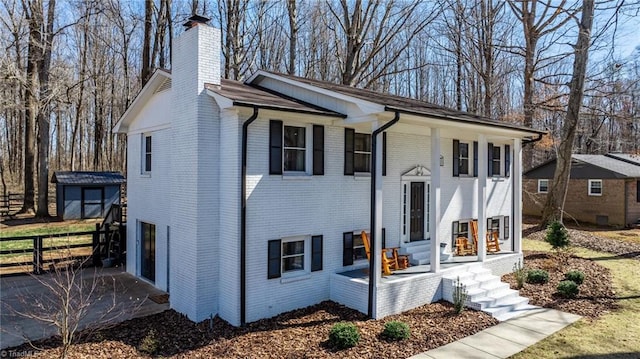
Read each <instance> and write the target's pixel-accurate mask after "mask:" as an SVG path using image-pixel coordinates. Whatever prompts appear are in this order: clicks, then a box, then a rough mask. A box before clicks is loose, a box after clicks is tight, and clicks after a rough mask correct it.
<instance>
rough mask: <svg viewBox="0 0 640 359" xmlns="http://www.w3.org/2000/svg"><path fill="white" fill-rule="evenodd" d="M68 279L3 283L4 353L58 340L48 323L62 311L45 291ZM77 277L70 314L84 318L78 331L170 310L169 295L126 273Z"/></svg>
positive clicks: (0, 336)
mask: <svg viewBox="0 0 640 359" xmlns="http://www.w3.org/2000/svg"><path fill="white" fill-rule="evenodd" d="M64 274H65V272H63V271H61V272H59V273H57V274H56V273H51V274H43V275H40V276H27V275H25V276H18V277H5V278H1V279H0V299H1V303H2V304H1V305H0V349H4V348H8V347H13V346H16V345H20V344H22V343H25V342H27V341H29V340H38V339H43V338H47V337H50V336H52V335H55V334H57V328H56V327H55V326H54V325H52V324H48V323H46V322H45V321H44V320H47V319H50V318H55V317H56V313H60V311H61V309H62V306H61V305H60V304H59V302H60V301H59V300H57V296H56V295H54V294H53V291H52V290H51V289H49V288H47V286H52V287H53V288H56V287H58V288H59V286H56V284H55V281H56V280H58V281H59V280H64V279H65V278H66V276H65V275H64ZM78 275H81V276H82V281H80V280H76V283H77V284H80V283H81V285H82V286H81V287H80V286H78V287H76V292H75V293H76V294H74V295H73V296H72V297H73V298H74V301H75V302H74V303H75V304H73V305H72V306H71V307H70V309H72V310H71V311H70V312H71V313H72V314H77V313H80V312H85V313H86V314H85V315H81V318H80V320H79V322H80V328H87V327H95V326H102V325H109V324H114V323H118V322H122V321H125V320H128V319H131V318H135V317H142V316H147V315H151V314H155V313H160V312H162V311H165V310H167V309H169V303H168V300H166V296H165V298H162V295H163V294H166V293H165V292H163V291H161V290H158V289H156V288H155V287H153V286H152V285H151V284H149V283H147V282H144V281H142V280H140V279H139V278H136V277H134V276H132V275H131V274H129V273H126V272H125V271H124V268H122V267H121V268H87V269H84V270H81V271H78ZM79 288H81V289H79ZM149 298H154V299H156V301H158V302H160V303H156V302H155V301H153V300H151V299H149ZM163 299H164V300H163ZM163 302H164V303H163ZM19 313H24V314H26V316H25V315H21V314H19ZM36 316H39V317H40V318H41V319H40V320H38V319H35V318H34V317H36Z"/></svg>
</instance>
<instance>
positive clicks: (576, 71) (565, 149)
mask: <svg viewBox="0 0 640 359" xmlns="http://www.w3.org/2000/svg"><path fill="white" fill-rule="evenodd" d="M593 13H594V0H583V2H582V19H581V20H580V24H579V31H580V32H579V34H578V42H577V43H576V46H575V54H574V62H573V75H572V77H571V83H570V85H569V89H570V93H569V104H568V108H567V116H566V118H565V121H564V123H563V125H562V138H563V141H562V142H560V148H559V149H558V158H557V161H556V170H555V174H554V176H553V185H552V186H551V188H550V189H549V194H548V195H547V201H546V203H545V206H544V209H543V211H542V221H541V224H540V225H541V226H542V227H546V225H548V224H549V223H550V222H552V221H561V222H562V214H563V211H564V200H565V198H566V196H567V189H568V188H569V176H570V173H571V154H572V152H573V142H574V139H575V135H576V128H577V125H578V121H579V119H580V117H579V115H580V108H581V107H582V97H583V95H584V82H585V76H586V71H587V62H588V59H589V44H590V41H591V27H592V23H593Z"/></svg>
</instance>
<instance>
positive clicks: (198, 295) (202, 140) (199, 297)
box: [159, 15, 221, 322]
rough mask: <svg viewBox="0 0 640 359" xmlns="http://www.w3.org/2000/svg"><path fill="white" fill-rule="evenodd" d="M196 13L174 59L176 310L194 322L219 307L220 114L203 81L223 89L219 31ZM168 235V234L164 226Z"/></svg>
mask: <svg viewBox="0 0 640 359" xmlns="http://www.w3.org/2000/svg"><path fill="white" fill-rule="evenodd" d="M208 20H209V19H207V18H205V17H202V16H197V15H194V16H192V17H191V18H189V21H187V22H186V23H185V24H184V26H185V29H186V31H184V32H183V33H182V34H180V36H178V38H176V39H175V41H174V48H173V52H172V59H171V66H172V69H171V139H170V140H171V148H170V150H169V156H170V168H169V171H168V172H169V173H170V186H171V190H170V204H169V206H168V208H167V211H168V212H169V213H170V217H171V225H170V228H167V229H166V230H168V231H169V232H170V241H169V250H170V258H169V260H170V263H169V268H170V273H169V280H170V288H169V289H170V292H171V307H172V308H174V309H175V310H177V311H178V312H181V313H184V314H186V315H187V316H188V317H189V318H190V319H191V320H194V321H196V322H198V321H201V320H203V319H206V318H208V317H209V316H210V315H215V313H217V310H218V295H217V284H216V283H217V278H218V266H217V265H216V261H215V256H216V253H217V252H218V241H217V237H218V234H217V233H218V232H217V231H218V226H217V223H218V218H219V212H218V211H219V210H218V205H217V204H218V203H219V199H218V197H219V195H218V191H217V186H218V183H219V179H218V174H217V173H216V170H217V163H218V161H219V153H218V152H219V145H218V132H219V117H220V114H219V110H218V108H217V106H216V105H215V102H214V101H213V100H212V98H211V97H210V96H209V95H207V93H206V90H205V83H212V84H220V53H221V51H220V30H219V29H215V28H213V27H211V26H209V25H208V24H207V22H208ZM159 230H164V229H159Z"/></svg>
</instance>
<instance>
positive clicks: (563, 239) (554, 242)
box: [545, 221, 570, 251]
mask: <svg viewBox="0 0 640 359" xmlns="http://www.w3.org/2000/svg"><path fill="white" fill-rule="evenodd" d="M545 240H546V242H547V243H549V244H550V245H551V247H552V248H553V249H554V250H555V251H560V250H563V249H566V248H567V247H569V244H570V243H569V232H567V229H566V228H565V227H564V225H563V224H562V223H560V222H558V221H556V222H551V224H549V227H547V237H546V239H545Z"/></svg>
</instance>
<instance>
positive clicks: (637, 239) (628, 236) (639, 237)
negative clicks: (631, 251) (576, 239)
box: [592, 229, 640, 244]
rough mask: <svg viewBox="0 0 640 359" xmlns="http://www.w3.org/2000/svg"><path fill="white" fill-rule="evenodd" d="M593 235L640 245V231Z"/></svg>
mask: <svg viewBox="0 0 640 359" xmlns="http://www.w3.org/2000/svg"><path fill="white" fill-rule="evenodd" d="M592 233H593V234H595V235H597V236H600V237H606V238H611V239H616V240H619V241H624V242H631V243H636V244H640V229H622V230H610V231H600V230H599V231H592Z"/></svg>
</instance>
